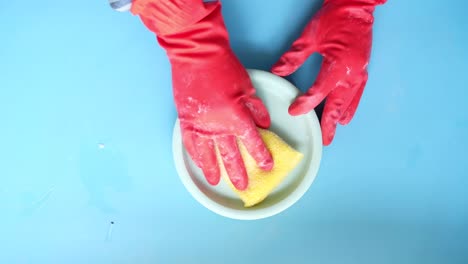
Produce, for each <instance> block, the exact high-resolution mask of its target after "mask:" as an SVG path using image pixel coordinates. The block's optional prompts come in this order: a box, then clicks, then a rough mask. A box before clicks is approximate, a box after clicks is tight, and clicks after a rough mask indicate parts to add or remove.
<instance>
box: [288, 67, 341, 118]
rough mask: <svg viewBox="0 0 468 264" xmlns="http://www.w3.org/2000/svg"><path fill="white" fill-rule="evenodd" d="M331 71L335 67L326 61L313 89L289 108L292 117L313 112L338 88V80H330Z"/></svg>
mask: <svg viewBox="0 0 468 264" xmlns="http://www.w3.org/2000/svg"><path fill="white" fill-rule="evenodd" d="M330 71H333V65H332V64H331V62H330V61H324V62H323V63H322V66H321V69H320V72H319V75H318V76H317V80H316V81H315V83H314V84H313V85H312V87H310V88H309V90H308V91H307V92H306V93H305V94H304V95H301V96H299V97H298V98H296V100H295V101H294V102H293V103H292V104H291V105H290V106H289V110H288V112H289V114H290V115H293V116H297V115H302V114H306V113H308V112H310V111H312V110H313V109H314V108H315V107H317V106H318V105H319V104H320V103H321V102H322V101H323V99H325V97H327V95H328V94H329V93H330V92H331V91H332V90H333V89H335V88H336V78H330V75H329V74H330Z"/></svg>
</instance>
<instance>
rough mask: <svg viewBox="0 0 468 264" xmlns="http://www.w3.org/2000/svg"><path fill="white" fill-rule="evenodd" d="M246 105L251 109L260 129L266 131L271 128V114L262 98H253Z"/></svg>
mask: <svg viewBox="0 0 468 264" xmlns="http://www.w3.org/2000/svg"><path fill="white" fill-rule="evenodd" d="M245 105H246V106H247V108H248V109H249V111H250V114H251V116H252V119H253V120H254V122H255V124H256V125H257V126H258V127H261V128H265V129H266V128H269V127H270V125H271V119H270V114H269V113H268V109H267V108H266V106H265V105H264V104H263V102H262V100H260V98H258V97H256V96H251V97H250V98H249V99H248V100H247V102H246V103H245Z"/></svg>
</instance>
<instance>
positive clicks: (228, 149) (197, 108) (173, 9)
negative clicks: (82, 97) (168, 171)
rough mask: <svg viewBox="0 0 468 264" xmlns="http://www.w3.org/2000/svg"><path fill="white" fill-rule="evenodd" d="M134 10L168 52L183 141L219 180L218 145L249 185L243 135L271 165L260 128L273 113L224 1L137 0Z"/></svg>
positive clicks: (238, 178)
mask: <svg viewBox="0 0 468 264" xmlns="http://www.w3.org/2000/svg"><path fill="white" fill-rule="evenodd" d="M132 13H134V14H136V15H138V16H139V17H140V18H141V20H142V21H143V23H144V24H145V26H146V27H147V28H148V29H149V30H151V31H152V32H154V33H155V34H156V36H157V39H158V42H159V43H160V45H161V46H162V47H163V48H164V49H165V50H166V52H167V55H168V57H169V60H170V62H171V67H172V82H173V93H174V100H175V105H176V108H177V112H178V116H179V119H180V124H181V132H182V137H183V143H184V146H185V148H186V150H187V152H188V153H189V155H190V156H191V158H192V160H193V161H194V162H195V163H196V164H197V166H198V167H200V168H201V169H202V170H203V172H204V174H205V177H206V178H207V180H208V182H209V183H210V184H213V185H216V184H217V183H218V182H219V180H220V170H219V166H218V162H217V157H216V147H217V149H218V150H219V154H220V156H221V158H222V161H223V163H224V167H225V168H226V171H227V174H228V175H229V178H230V180H231V182H232V183H233V185H234V186H235V187H236V188H237V189H239V190H244V189H246V188H247V185H248V177H247V173H246V170H245V165H244V162H243V160H242V157H241V154H240V152H239V149H238V145H237V142H238V141H242V143H243V144H244V145H245V146H246V148H247V150H248V152H249V153H250V154H251V156H252V157H253V158H254V159H255V160H256V161H257V164H258V166H259V167H260V168H262V169H264V170H270V169H271V168H272V167H273V159H272V157H271V154H270V153H269V151H268V150H267V148H266V146H265V144H264V142H263V141H262V139H261V137H260V134H259V132H258V130H257V127H261V128H268V127H269V126H270V117H269V114H268V111H267V109H266V107H265V106H264V104H263V103H262V102H261V100H260V99H259V98H257V97H256V96H255V89H254V88H253V86H252V83H251V81H250V79H249V76H248V74H247V72H246V70H245V69H244V67H243V66H242V64H241V63H240V62H239V60H238V59H237V58H236V56H235V55H234V53H233V52H232V50H231V48H230V45H229V38H228V33H227V30H226V28H225V25H224V22H223V19H222V15H221V3H220V2H213V3H206V4H204V3H203V2H202V1H201V0H190V1H189V0H164V1H163V0H134V1H133V5H132Z"/></svg>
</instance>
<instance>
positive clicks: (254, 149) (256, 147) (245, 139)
mask: <svg viewBox="0 0 468 264" xmlns="http://www.w3.org/2000/svg"><path fill="white" fill-rule="evenodd" d="M239 137H240V139H241V140H242V143H244V146H245V148H246V149H247V152H249V154H250V155H251V156H252V157H253V158H254V160H255V161H256V162H257V165H258V167H260V168H261V169H262V170H267V171H269V170H271V169H272V168H273V165H274V164H273V157H272V156H271V154H270V151H268V149H267V147H266V145H265V143H264V142H263V140H262V137H261V136H260V133H259V132H258V130H257V129H256V128H251V129H248V130H246V131H245V132H244V133H243V135H241V136H239Z"/></svg>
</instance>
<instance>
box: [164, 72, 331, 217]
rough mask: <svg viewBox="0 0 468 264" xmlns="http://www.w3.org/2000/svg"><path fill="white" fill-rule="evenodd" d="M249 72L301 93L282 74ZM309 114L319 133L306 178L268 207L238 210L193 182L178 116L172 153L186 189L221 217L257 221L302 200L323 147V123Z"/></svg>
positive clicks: (313, 144) (315, 129) (316, 132)
mask: <svg viewBox="0 0 468 264" xmlns="http://www.w3.org/2000/svg"><path fill="white" fill-rule="evenodd" d="M247 71H248V73H249V75H250V76H251V78H258V79H261V78H271V79H274V81H275V82H281V83H282V84H281V85H282V86H284V89H289V90H290V91H292V92H294V93H295V94H299V90H298V89H297V88H296V87H295V86H294V85H293V84H292V83H290V82H289V81H287V80H286V79H284V78H282V77H279V76H277V75H274V74H272V73H270V72H266V71H262V70H256V69H247ZM307 115H308V116H309V118H311V121H312V126H311V129H312V130H313V134H315V135H316V136H315V137H314V140H312V141H311V146H310V147H311V148H313V151H312V153H314V154H313V155H312V158H311V160H310V164H309V168H308V171H307V172H306V175H305V176H304V177H303V179H302V181H301V182H300V183H299V184H298V186H297V187H296V188H295V189H294V190H293V191H292V192H291V194H290V195H288V196H287V197H285V198H284V199H282V200H280V201H279V202H277V203H275V204H273V205H271V206H269V207H264V208H259V209H255V207H253V208H249V209H248V210H239V209H234V208H229V207H226V206H224V205H222V204H219V203H217V202H215V201H213V200H212V199H210V198H209V197H208V196H207V195H205V194H204V193H203V192H202V191H201V190H200V189H199V188H198V187H197V185H196V184H195V183H194V182H193V180H192V179H191V176H190V173H189V172H188V170H187V168H186V165H185V159H184V151H183V145H182V140H181V132H180V121H179V119H178V118H177V119H176V121H175V124H174V129H173V137H172V152H173V159H174V163H175V167H176V170H177V174H178V175H179V178H180V180H181V181H182V183H183V185H184V186H185V188H186V189H187V191H188V192H189V193H190V194H191V195H192V197H193V198H195V200H197V201H198V202H199V203H200V204H201V205H203V206H204V207H206V208H207V209H209V210H210V211H212V212H214V213H216V214H219V215H221V216H224V217H227V218H231V219H237V220H257V219H264V218H268V217H271V216H274V215H276V214H279V213H281V212H283V211H285V210H286V209H288V208H289V207H291V206H292V205H294V204H295V203H296V202H298V201H299V200H300V199H301V197H302V196H303V195H304V194H305V193H306V192H307V190H308V189H309V188H310V186H311V185H312V183H313V181H314V180H315V178H316V176H317V173H318V170H319V167H320V162H321V159H322V148H323V147H322V135H321V129H320V123H319V121H318V118H317V115H316V113H315V111H311V112H310V113H308V114H307Z"/></svg>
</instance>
